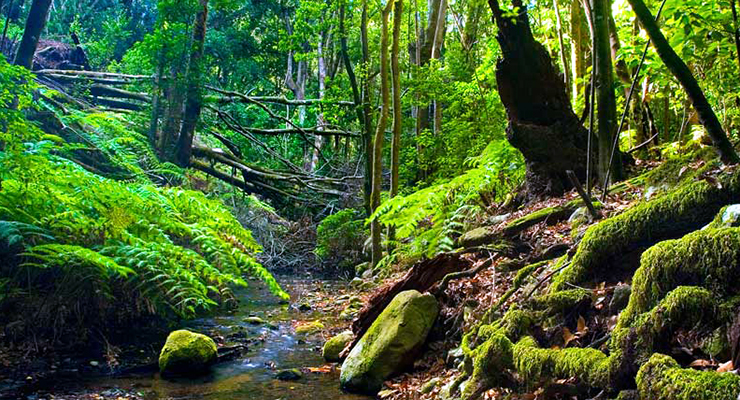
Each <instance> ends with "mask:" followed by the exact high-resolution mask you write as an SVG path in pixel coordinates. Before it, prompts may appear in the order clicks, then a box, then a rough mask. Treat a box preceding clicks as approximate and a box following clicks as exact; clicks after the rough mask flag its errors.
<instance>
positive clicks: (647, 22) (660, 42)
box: [628, 0, 740, 164]
mask: <svg viewBox="0 0 740 400" xmlns="http://www.w3.org/2000/svg"><path fill="white" fill-rule="evenodd" d="M628 1H629V3H630V5H631V6H632V9H633V10H634V12H635V15H636V16H637V19H638V20H639V21H640V25H642V27H643V28H644V29H645V31H647V34H648V37H649V38H650V41H651V42H652V43H653V46H654V47H655V50H656V51H657V52H658V55H659V56H660V59H661V60H663V63H664V64H665V66H666V67H668V69H669V70H670V71H671V73H672V74H673V76H674V77H676V79H677V80H678V82H679V83H681V86H683V88H684V90H685V91H686V94H687V95H688V97H689V99H690V100H691V102H692V103H693V104H694V108H695V109H696V112H697V113H698V115H699V121H700V122H701V124H702V125H703V126H704V128H705V129H706V130H707V133H708V134H709V137H710V138H711V139H712V143H713V144H714V147H715V148H716V149H717V153H719V156H720V159H721V160H722V162H723V163H725V164H736V163H738V162H740V158H739V157H738V155H737V153H736V152H735V149H734V148H733V147H732V143H730V140H729V139H728V138H727V134H725V131H724V129H723V128H722V124H720V122H719V119H717V115H716V114H715V113H714V110H713V109H712V105H711V104H709V101H708V100H707V98H706V96H705V95H704V91H703V90H702V89H701V86H699V83H698V82H697V81H696V78H694V75H693V74H692V73H691V70H689V67H688V66H686V63H685V62H683V60H682V59H681V57H679V56H678V54H676V51H675V50H673V48H672V47H671V45H670V44H669V43H668V41H667V40H666V38H665V36H663V33H662V32H661V31H660V27H658V24H657V23H656V22H655V18H654V17H653V14H652V13H651V12H650V10H649V9H648V8H647V6H646V5H645V3H644V2H643V1H642V0H628Z"/></svg>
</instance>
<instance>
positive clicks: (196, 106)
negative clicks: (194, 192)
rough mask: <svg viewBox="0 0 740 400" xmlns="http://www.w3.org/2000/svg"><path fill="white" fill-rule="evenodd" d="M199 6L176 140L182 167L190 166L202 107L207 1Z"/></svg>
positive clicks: (178, 158) (201, 1) (178, 157)
mask: <svg viewBox="0 0 740 400" xmlns="http://www.w3.org/2000/svg"><path fill="white" fill-rule="evenodd" d="M199 5H200V7H199V9H198V14H197V15H196V16H195V23H194V24H193V44H192V49H191V52H190V68H189V69H188V89H187V98H186V100H185V116H184V117H183V121H182V127H181V128H180V137H179V138H178V139H177V163H178V164H179V165H180V166H182V167H187V166H188V165H190V155H191V154H192V152H193V136H194V135H195V127H196V125H197V124H198V120H199V119H200V111H201V108H202V107H203V93H202V91H201V80H202V79H203V50H204V48H205V40H206V22H207V20H208V0H200V3H199Z"/></svg>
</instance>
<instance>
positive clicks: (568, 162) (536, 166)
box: [488, 0, 587, 197]
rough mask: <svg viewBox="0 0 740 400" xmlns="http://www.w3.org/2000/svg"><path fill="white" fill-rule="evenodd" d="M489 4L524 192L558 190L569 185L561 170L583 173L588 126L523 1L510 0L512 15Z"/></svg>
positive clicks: (534, 193) (535, 193) (498, 75)
mask: <svg viewBox="0 0 740 400" xmlns="http://www.w3.org/2000/svg"><path fill="white" fill-rule="evenodd" d="M488 4H489V6H490V7H491V10H492V11H493V19H494V22H495V23H496V25H497V26H498V29H499V31H498V35H497V39H498V42H499V44H500V45H501V52H502V55H503V58H502V60H501V61H499V63H498V66H497V71H496V78H497V80H498V90H499V94H500V96H501V101H502V102H503V104H504V106H505V107H506V111H507V115H508V118H509V126H508V128H507V137H508V140H509V142H510V143H511V144H512V145H513V146H514V147H516V148H518V149H519V150H520V151H521V152H522V154H523V155H524V158H525V159H526V161H527V191H528V195H529V197H539V196H542V195H559V194H561V193H563V191H564V190H566V189H568V188H570V186H571V184H570V182H569V181H568V178H567V176H566V173H565V171H567V170H573V171H575V172H576V173H577V174H578V175H579V177H584V176H585V169H586V138H587V132H586V130H585V129H584V128H583V126H582V125H581V123H580V122H579V120H578V117H577V116H576V115H575V113H574V112H573V109H572V108H571V105H570V100H569V99H568V95H567V91H566V90H565V83H564V82H563V79H562V78H561V76H560V73H559V72H558V71H557V69H556V68H555V66H554V65H553V62H552V59H551V58H550V55H549V54H548V52H547V50H546V49H545V48H544V47H543V46H542V45H541V44H540V43H538V42H537V41H536V40H535V39H534V36H533V35H532V31H531V29H530V27H529V18H528V15H527V12H526V6H525V5H524V4H523V3H522V1H521V0H514V1H513V2H512V4H513V6H514V7H516V8H518V11H516V12H514V13H513V15H515V16H516V17H514V18H512V17H511V10H502V9H501V7H500V5H499V2H498V0H489V1H488ZM555 143H556V144H557V145H554V144H555Z"/></svg>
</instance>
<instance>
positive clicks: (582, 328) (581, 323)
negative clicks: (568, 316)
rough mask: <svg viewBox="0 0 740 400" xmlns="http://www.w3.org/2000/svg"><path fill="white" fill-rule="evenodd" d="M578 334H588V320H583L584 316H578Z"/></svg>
mask: <svg viewBox="0 0 740 400" xmlns="http://www.w3.org/2000/svg"><path fill="white" fill-rule="evenodd" d="M576 332H577V333H578V334H579V335H580V336H583V335H585V334H586V332H588V327H587V326H586V320H585V319H583V317H582V316H578V328H576Z"/></svg>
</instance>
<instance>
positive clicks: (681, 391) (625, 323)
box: [453, 206, 740, 400]
mask: <svg viewBox="0 0 740 400" xmlns="http://www.w3.org/2000/svg"><path fill="white" fill-rule="evenodd" d="M719 208H721V206H720V207H717V209H719ZM711 219H712V218H711V216H710V217H708V218H707V220H709V221H711ZM536 268H539V266H536V267H535V266H533V267H527V268H525V269H523V270H522V271H525V272H523V273H524V274H526V273H531V271H528V270H530V269H531V270H534V269H536ZM738 280H740V228H724V229H713V228H709V229H705V230H701V231H697V232H694V233H691V234H689V235H686V236H685V237H683V238H681V239H678V240H670V241H665V242H661V243H659V244H657V245H655V246H653V247H652V248H650V249H649V250H647V251H646V252H645V253H644V254H643V256H642V260H641V266H640V267H639V268H638V269H637V272H636V273H635V277H634V281H633V291H632V294H631V296H630V300H629V303H628V306H627V308H626V309H625V310H624V311H623V313H622V315H620V318H619V320H618V323H617V326H616V327H615V329H614V330H613V331H612V333H611V340H610V342H609V353H608V354H606V353H604V352H602V351H600V350H597V349H594V348H566V349H563V350H557V349H550V348H540V347H539V346H538V344H537V341H536V340H535V339H534V338H533V337H531V336H526V335H528V334H529V332H534V331H536V330H537V329H539V328H538V324H540V323H543V322H544V321H548V319H550V317H552V316H553V315H554V316H557V315H563V314H564V312H565V311H567V310H568V309H570V308H572V307H573V305H574V304H576V303H578V302H581V301H585V300H590V292H589V291H587V290H584V289H571V290H560V291H550V293H548V294H545V295H541V296H538V297H536V298H534V299H532V300H531V301H528V302H526V303H521V304H522V306H523V307H524V308H516V307H514V308H512V309H510V310H509V311H508V312H507V313H506V314H505V315H504V316H503V317H502V318H500V319H498V320H496V321H494V322H493V323H491V324H489V325H481V326H478V327H476V328H475V329H473V330H472V331H471V332H470V333H468V334H467V335H465V336H464V337H463V343H462V344H461V347H462V349H463V351H464V353H465V359H464V364H463V365H464V368H463V371H464V372H463V374H462V375H461V376H460V377H459V378H458V381H460V382H463V380H465V382H464V383H461V384H459V388H460V395H461V396H462V399H464V400H472V399H475V398H477V397H478V396H479V395H480V394H481V393H483V392H484V391H485V390H487V389H489V388H491V387H498V386H505V387H531V386H534V385H539V384H541V383H542V382H543V381H547V380H551V379H557V378H571V377H576V378H578V379H579V380H580V381H581V382H582V383H585V384H586V385H588V386H590V387H593V388H597V389H604V390H606V391H608V392H611V393H614V392H616V391H618V390H624V389H631V388H634V387H635V385H637V387H638V390H639V395H640V397H641V398H643V399H648V398H649V399H659V400H660V399H709V398H721V399H733V400H734V399H737V398H738V394H739V393H740V377H738V376H736V375H734V374H720V373H716V372H700V371H696V370H691V369H683V368H681V367H680V366H679V365H678V363H676V361H674V360H673V359H671V358H670V357H667V356H663V355H660V354H658V353H659V352H661V351H669V350H670V346H671V342H672V339H673V337H674V336H675V335H676V333H677V332H679V331H681V330H689V331H691V330H694V329H697V328H698V329H700V330H701V331H700V332H703V331H706V330H715V332H717V331H719V330H720V328H722V327H724V326H726V325H727V324H728V323H729V322H730V321H731V319H732V316H733V315H734V312H735V311H736V309H737V303H738V301H737V299H738V297H737V296H738V294H740V288H739V287H737V285H736V282H738ZM521 281H522V279H515V284H514V287H513V288H512V289H514V288H516V289H515V290H518V288H517V286H518V285H517V284H521ZM687 285H689V286H687ZM507 294H508V293H507ZM504 297H505V298H508V297H510V295H509V296H506V295H505V296H504ZM505 301H506V300H504V302H505ZM499 303H500V304H503V303H502V302H501V301H500V302H499ZM550 320H551V319H550ZM705 336H706V335H705ZM716 336H717V335H712V337H711V338H705V339H697V340H699V341H700V343H694V344H696V345H697V346H699V345H701V346H703V345H704V343H701V342H705V341H707V340H709V339H711V340H716V339H719V340H720V341H723V340H724V339H723V338H722V336H723V335H719V338H718V337H716ZM684 340H685V339H684ZM721 345H722V346H725V347H728V344H727V343H726V342H725V343H721ZM491 363H494V364H495V365H493V367H492V364H491ZM510 377H517V378H518V379H516V380H515V381H514V382H511V380H510ZM453 389H454V388H453ZM624 393H625V396H627V397H629V396H628V395H630V394H632V395H634V392H628V391H625V392H624Z"/></svg>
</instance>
